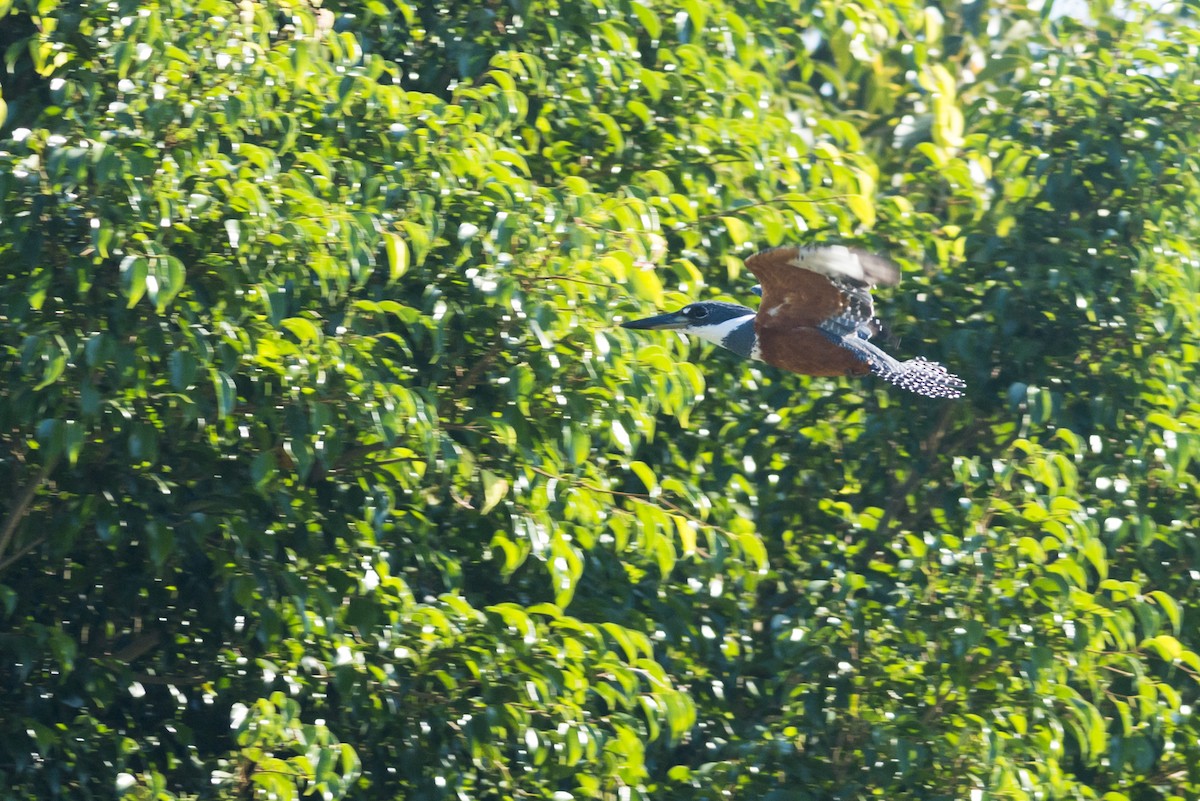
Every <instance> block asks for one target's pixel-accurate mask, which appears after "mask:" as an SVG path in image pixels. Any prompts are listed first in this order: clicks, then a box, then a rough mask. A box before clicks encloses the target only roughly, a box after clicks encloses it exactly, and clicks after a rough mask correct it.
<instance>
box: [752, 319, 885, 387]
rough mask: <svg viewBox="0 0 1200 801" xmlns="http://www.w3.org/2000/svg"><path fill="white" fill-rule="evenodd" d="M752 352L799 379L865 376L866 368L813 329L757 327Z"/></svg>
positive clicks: (840, 347) (864, 364)
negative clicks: (806, 377)
mask: <svg viewBox="0 0 1200 801" xmlns="http://www.w3.org/2000/svg"><path fill="white" fill-rule="evenodd" d="M755 345H756V347H755V349H756V350H757V351H758V355H757V356H754V355H752V356H751V358H758V359H762V361H764V362H766V363H767V364H769V365H771V366H773V367H778V368H779V369H781V370H789V371H791V372H793V373H800V374H801V375H814V376H843V375H846V376H849V375H866V374H867V373H868V372H870V366H869V365H868V364H867V363H866V362H865V361H863V360H862V359H860V358H859V357H858V356H857V355H855V353H854V352H853V351H851V350H849V349H847V348H845V347H843V346H841V345H839V344H838V343H837V342H836V341H835V340H834V339H832V338H830V337H829V336H828V335H826V334H825V333H823V332H821V331H820V330H819V329H816V328H807V327H798V328H791V329H786V330H782V331H781V330H779V329H777V328H772V327H767V326H759V327H758V331H757V341H756V343H755Z"/></svg>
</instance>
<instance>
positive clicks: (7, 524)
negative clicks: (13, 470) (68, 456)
mask: <svg viewBox="0 0 1200 801" xmlns="http://www.w3.org/2000/svg"><path fill="white" fill-rule="evenodd" d="M57 461H58V457H57V456H56V457H54V458H52V459H50V460H49V461H47V462H45V463H44V464H43V465H42V469H41V470H39V471H38V474H37V476H35V477H34V479H33V480H32V481H30V482H29V483H28V484H26V485H25V488H24V489H23V490H21V491H20V492H19V493H18V494H17V502H16V504H14V505H13V508H12V509H11V510H10V511H9V513H8V517H7V518H5V520H4V526H3V528H0V557H3V556H4V552H5V551H7V550H8V546H9V545H10V544H12V539H13V537H14V536H16V533H17V526H18V525H19V524H20V522H21V520H22V519H24V517H25V514H26V512H28V511H29V505H30V504H31V503H33V499H34V496H36V495H37V491H38V489H39V488H40V487H41V486H42V484H44V483H45V482H46V478H47V477H48V476H49V475H50V471H51V470H53V469H54V465H55V463H56V462H57ZM24 553H25V551H22V552H21V553H20V554H17V555H16V556H17V557H19V556H22V555H24ZM10 563H11V560H5V561H4V562H3V563H2V564H0V569H3V568H4V567H7V566H8V565H9V564H10Z"/></svg>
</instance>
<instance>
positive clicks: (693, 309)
mask: <svg viewBox="0 0 1200 801" xmlns="http://www.w3.org/2000/svg"><path fill="white" fill-rule="evenodd" d="M684 313H685V314H687V316H688V317H691V318H692V319H693V320H703V319H704V318H705V317H707V316H708V309H706V308H704V307H703V306H688V307H687V310H686V311H685V312H684Z"/></svg>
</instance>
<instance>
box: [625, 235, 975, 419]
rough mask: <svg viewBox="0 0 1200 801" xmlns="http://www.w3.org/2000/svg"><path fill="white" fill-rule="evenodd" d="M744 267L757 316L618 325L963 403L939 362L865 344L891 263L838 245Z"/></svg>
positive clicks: (737, 310)
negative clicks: (877, 290) (875, 291)
mask: <svg viewBox="0 0 1200 801" xmlns="http://www.w3.org/2000/svg"><path fill="white" fill-rule="evenodd" d="M746 267H747V268H748V269H749V270H750V272H752V273H754V276H755V277H756V278H758V280H759V281H760V282H761V286H760V287H755V288H754V289H753V290H752V291H754V292H755V294H758V295H761V296H762V303H761V304H759V307H758V312H757V313H756V312H755V311H754V310H753V309H751V308H748V307H746V306H739V305H738V304H736V303H722V302H720V301H700V302H697V303H690V304H688V305H687V306H684V307H683V308H682V309H680V310H679V311H675V312H671V313H669V314H660V315H657V316H655V317H647V318H644V319H641V320H630V321H628V322H625V323H622V324H621V325H622V327H624V328H634V329H648V330H653V329H673V330H677V331H682V332H683V333H685V334H691V335H693V336H697V337H699V338H701V339H704V340H707V341H709V342H714V343H716V344H718V345H720V346H721V347H723V348H727V349H729V350H731V351H733V352H734V353H736V354H738V355H739V356H741V357H743V358H747V359H755V360H758V361H763V362H766V363H767V364H769V365H772V366H774V367H779V368H781V369H784V370H790V371H791V372H793V373H801V374H803V375H813V376H861V375H866V374H867V373H874V374H875V375H877V376H879V377H880V378H882V379H883V380H885V381H889V382H891V383H893V384H895V385H896V386H898V387H902V388H903V389H907V390H909V391H910V392H915V393H917V394H918V395H925V396H927V397H930V398H958V397H961V396H962V394H963V393H962V391H963V389H964V388H965V387H966V384H965V383H964V382H963V380H962V379H961V378H959V377H958V376H956V375H954V374H953V373H950V372H949V371H947V370H946V368H945V367H943V366H942V365H940V364H938V363H937V362H931V361H928V360H926V359H923V358H921V357H917V358H915V359H909V360H908V361H904V362H902V361H899V360H898V359H895V358H893V357H892V356H889V355H888V354H887V353H885V352H884V351H882V350H880V348H879V347H877V346H876V345H875V344H873V343H872V342H871V341H870V338H871V336H872V335H873V334H876V333H878V332H879V321H878V320H876V319H875V306H874V303H873V302H872V300H871V287H873V286H874V285H876V284H884V285H887V286H894V285H896V284H897V283H899V282H900V270H899V268H897V267H896V265H895V264H893V263H892V262H891V261H890V260H888V259H886V258H884V257H883V256H877V255H875V254H873V253H867V252H866V251H863V250H858V249H856V248H849V247H846V246H844V245H816V246H813V247H803V248H801V247H791V246H785V247H778V248H772V249H770V250H764V251H761V252H759V253H755V254H754V255H753V256H751V257H750V258H748V259H746Z"/></svg>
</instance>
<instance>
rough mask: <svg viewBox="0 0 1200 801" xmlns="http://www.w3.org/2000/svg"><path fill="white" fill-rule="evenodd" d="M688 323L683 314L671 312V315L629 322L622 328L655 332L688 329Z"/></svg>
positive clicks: (660, 315)
mask: <svg viewBox="0 0 1200 801" xmlns="http://www.w3.org/2000/svg"><path fill="white" fill-rule="evenodd" d="M688 323H689V321H688V318H686V317H684V316H683V315H682V314H681V313H679V312H671V313H669V314H656V315H655V316H653V317H643V318H642V319H640V320H628V321H626V322H624V323H621V327H622V328H636V329H638V330H655V329H669V328H686V327H687V326H688Z"/></svg>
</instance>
